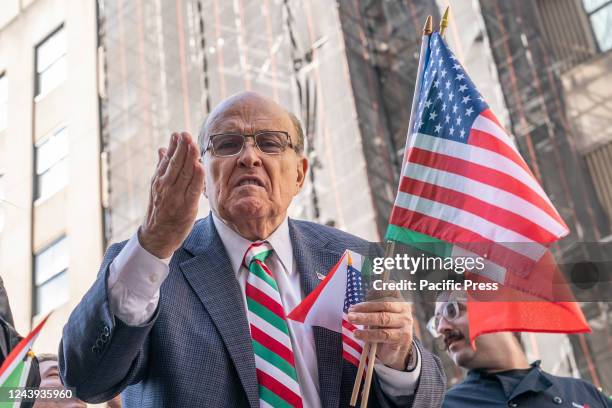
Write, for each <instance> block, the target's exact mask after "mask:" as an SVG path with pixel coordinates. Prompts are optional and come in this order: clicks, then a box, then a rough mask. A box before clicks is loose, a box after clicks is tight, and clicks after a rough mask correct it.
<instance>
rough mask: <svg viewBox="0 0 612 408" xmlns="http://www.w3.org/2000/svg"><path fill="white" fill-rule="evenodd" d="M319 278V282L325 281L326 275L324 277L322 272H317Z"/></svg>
mask: <svg viewBox="0 0 612 408" xmlns="http://www.w3.org/2000/svg"><path fill="white" fill-rule="evenodd" d="M317 278H319V280H323V279H325V275H323V274H322V273H321V272H317Z"/></svg>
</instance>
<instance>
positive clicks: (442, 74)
mask: <svg viewBox="0 0 612 408" xmlns="http://www.w3.org/2000/svg"><path fill="white" fill-rule="evenodd" d="M440 76H441V77H442V78H444V77H445V76H446V69H445V68H443V69H442V71H440Z"/></svg>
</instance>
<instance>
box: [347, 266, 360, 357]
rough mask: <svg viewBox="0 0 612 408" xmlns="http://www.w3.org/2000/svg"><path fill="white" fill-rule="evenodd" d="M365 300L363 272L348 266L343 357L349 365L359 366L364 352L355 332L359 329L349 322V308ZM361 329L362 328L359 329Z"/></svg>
mask: <svg viewBox="0 0 612 408" xmlns="http://www.w3.org/2000/svg"><path fill="white" fill-rule="evenodd" d="M364 300H365V290H364V287H363V284H362V282H361V272H360V271H358V270H357V269H355V268H353V266H352V265H348V266H347V275H346V293H345V296H344V307H343V308H342V357H343V358H344V359H345V360H347V361H348V362H349V363H352V364H354V365H355V366H359V358H360V357H361V353H362V351H363V345H364V343H363V342H362V341H361V340H357V339H356V338H355V337H354V335H353V332H354V331H355V330H356V329H358V327H356V326H355V325H353V324H351V323H349V321H348V320H347V313H348V310H349V307H351V306H352V305H355V304H357V303H361V302H363V301H364ZM359 328H360V327H359Z"/></svg>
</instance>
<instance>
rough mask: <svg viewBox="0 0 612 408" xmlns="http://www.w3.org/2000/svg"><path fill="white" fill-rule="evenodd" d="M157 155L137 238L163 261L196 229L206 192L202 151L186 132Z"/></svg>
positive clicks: (176, 134)
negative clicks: (202, 197)
mask: <svg viewBox="0 0 612 408" xmlns="http://www.w3.org/2000/svg"><path fill="white" fill-rule="evenodd" d="M158 155H159V162H158V164H157V169H156V170H155V174H154V175H153V179H152V180H151V191H150V193H149V206H148V208H147V215H146V217H145V220H144V223H143V224H142V226H141V227H140V230H139V234H138V238H139V241H140V245H141V246H142V247H143V248H144V249H146V250H147V251H148V252H149V253H151V254H153V255H155V256H156V257H158V258H161V259H164V258H169V257H170V256H172V254H173V253H174V251H176V250H177V249H178V248H179V247H180V246H181V244H182V243H183V241H184V240H185V238H187V235H188V234H189V232H190V231H191V228H192V227H193V223H194V222H195V219H196V216H197V213H198V203H199V200H200V195H201V194H202V191H203V189H204V167H203V166H202V164H201V163H200V162H199V158H200V149H199V147H198V145H197V143H196V142H195V141H194V140H193V138H192V137H191V135H190V134H189V133H187V132H182V133H180V134H179V133H173V134H172V136H171V137H170V145H169V146H168V148H167V149H165V148H160V149H159V150H158Z"/></svg>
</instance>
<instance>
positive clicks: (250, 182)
mask: <svg viewBox="0 0 612 408" xmlns="http://www.w3.org/2000/svg"><path fill="white" fill-rule="evenodd" d="M243 186H255V187H262V188H264V185H263V183H262V182H261V180H259V179H258V178H256V177H244V178H243V179H241V180H240V181H238V183H237V184H236V187H243Z"/></svg>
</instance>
